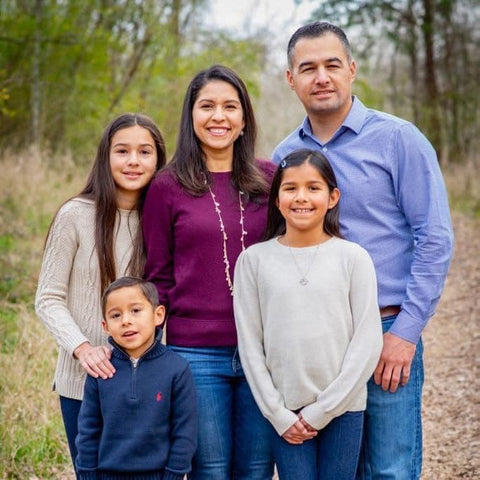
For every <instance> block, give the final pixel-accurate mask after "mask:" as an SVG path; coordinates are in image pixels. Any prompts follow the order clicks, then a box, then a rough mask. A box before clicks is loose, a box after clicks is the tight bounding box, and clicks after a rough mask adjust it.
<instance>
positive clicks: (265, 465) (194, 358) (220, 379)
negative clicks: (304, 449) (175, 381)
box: [169, 345, 273, 480]
mask: <svg viewBox="0 0 480 480" xmlns="http://www.w3.org/2000/svg"><path fill="white" fill-rule="evenodd" d="M169 348H170V349H171V350H173V351H174V352H177V353H178V354H180V355H182V356H183V357H184V358H185V359H186V360H187V361H188V362H189V364H190V368H191V371H192V374H193V378H194V381H195V388H196V392H197V399H198V420H199V428H198V447H197V451H196V453H195V457H194V459H193V470H192V474H191V477H190V478H191V479H192V480H230V479H234V480H240V479H242V480H271V478H272V475H273V459H272V452H271V444H270V428H271V427H270V424H269V423H268V421H267V420H266V419H265V418H264V417H263V415H262V414H261V412H260V410H259V409H258V407H257V405H256V403H255V400H254V399H253V396H252V393H251V391H250V388H249V386H248V384H247V381H246V379H245V375H244V373H243V370H242V366H241V364H240V357H239V355H238V350H237V349H236V348H235V347H209V348H190V347H177V346H172V345H170V346H169Z"/></svg>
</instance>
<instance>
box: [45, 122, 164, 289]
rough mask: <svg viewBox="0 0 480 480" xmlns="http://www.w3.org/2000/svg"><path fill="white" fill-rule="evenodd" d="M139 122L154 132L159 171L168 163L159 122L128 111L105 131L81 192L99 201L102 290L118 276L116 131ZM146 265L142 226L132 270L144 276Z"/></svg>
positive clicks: (97, 240) (97, 234)
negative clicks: (113, 163) (114, 172)
mask: <svg viewBox="0 0 480 480" xmlns="http://www.w3.org/2000/svg"><path fill="white" fill-rule="evenodd" d="M135 125H138V126H140V127H143V128H145V129H147V130H148V131H149V132H150V134H151V135H152V138H153V141H154V143H155V150H156V153H157V165H156V171H158V170H159V169H160V168H161V167H163V166H164V165H165V163H166V151H165V142H164V141H163V137H162V134H161V133H160V130H159V129H158V127H157V125H156V124H155V122H154V121H153V120H152V119H150V118H149V117H147V116H146V115H141V114H134V113H125V114H123V115H120V116H119V117H117V118H116V119H115V120H113V121H112V122H111V123H110V125H108V127H107V128H106V129H105V131H104V132H103V135H102V138H101V140H100V143H99V145H98V149H97V154H96V156H95V161H94V164H93V166H92V169H91V170H90V174H89V176H88V179H87V184H86V185H85V187H84V188H83V190H82V191H81V192H80V193H79V194H78V196H79V197H83V198H88V199H90V200H93V201H94V203H95V248H96V250H97V256H98V264H99V267H100V285H101V292H102V293H103V291H104V290H105V288H106V287H107V285H108V284H109V283H110V282H112V281H114V280H115V278H116V265H115V248H114V237H115V220H116V217H117V211H118V205H117V197H116V189H115V181H114V180H113V175H112V170H111V167H110V147H111V143H112V138H113V136H114V135H115V133H117V132H118V131H119V130H122V129H124V128H129V127H133V126H135ZM147 188H148V185H146V186H145V187H144V188H143V189H142V191H141V193H140V196H139V198H138V201H137V205H136V206H135V208H134V210H135V209H136V210H137V212H138V217H139V221H140V222H141V219H142V213H143V205H144V203H145V195H146V191H147ZM52 223H53V222H52ZM49 233H50V231H49ZM47 238H48V234H47ZM144 265H145V252H144V246H143V237H142V229H141V228H140V227H139V228H138V229H137V233H136V235H135V239H134V243H133V252H132V258H131V259H130V262H129V265H128V270H129V272H130V274H131V275H134V276H142V275H143V268H144Z"/></svg>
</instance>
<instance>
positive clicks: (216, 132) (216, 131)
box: [210, 128, 227, 135]
mask: <svg viewBox="0 0 480 480" xmlns="http://www.w3.org/2000/svg"><path fill="white" fill-rule="evenodd" d="M226 131H227V129H226V128H211V129H210V133H213V134H214V135H223V134H224V133H226Z"/></svg>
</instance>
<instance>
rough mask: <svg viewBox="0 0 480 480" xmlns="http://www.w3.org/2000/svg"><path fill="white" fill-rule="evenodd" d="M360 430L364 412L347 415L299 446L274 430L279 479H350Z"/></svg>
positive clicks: (357, 449)
mask: <svg viewBox="0 0 480 480" xmlns="http://www.w3.org/2000/svg"><path fill="white" fill-rule="evenodd" d="M272 430H273V428H272ZM362 430H363V412H346V413H344V414H343V415H340V416H339V417H337V418H334V419H333V420H332V421H331V422H330V423H329V424H328V425H327V426H326V427H325V428H323V429H322V430H319V432H318V434H317V436H316V437H315V438H313V439H312V440H307V441H306V442H304V443H302V444H300V445H292V444H290V443H288V442H287V441H286V440H284V439H283V438H282V437H280V436H279V435H278V434H277V433H276V432H275V431H273V443H272V444H273V455H274V458H275V463H276V465H277V470H278V475H279V477H280V480H353V479H354V478H355V472H356V470H357V463H358V456H359V454H360V446H361V444H362Z"/></svg>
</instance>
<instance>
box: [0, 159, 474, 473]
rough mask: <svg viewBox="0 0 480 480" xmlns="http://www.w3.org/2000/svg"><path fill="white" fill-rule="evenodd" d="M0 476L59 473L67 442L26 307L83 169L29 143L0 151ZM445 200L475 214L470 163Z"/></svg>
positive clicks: (65, 468)
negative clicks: (16, 151)
mask: <svg viewBox="0 0 480 480" xmlns="http://www.w3.org/2000/svg"><path fill="white" fill-rule="evenodd" d="M0 169H1V171H2V176H0V338H1V344H0V369H1V371H2V382H0V479H19V480H20V479H21V480H24V479H30V480H35V479H42V480H46V479H66V478H73V477H72V474H71V470H72V469H71V465H70V458H69V454H68V447H67V443H66V439H65V435H64V431H63V424H62V421H61V416H60V413H59V405H58V397H57V395H56V394H55V393H53V392H51V382H52V377H53V373H54V370H55V363H56V346H55V342H54V341H53V339H52V337H51V336H50V334H49V333H48V332H47V330H46V328H45V327H44V326H43V324H42V323H41V322H40V321H39V320H38V319H37V317H36V315H35V312H34V310H33V300H34V295H35V289H36V282H37V276H38V272H39V268H40V263H41V258H42V249H43V243H44V238H45V234H46V232H47V230H48V226H49V224H50V221H51V219H52V216H53V215H54V213H55V211H56V210H57V208H58V206H59V205H60V204H61V203H62V202H63V201H64V200H66V199H67V198H69V197H70V196H72V195H74V194H75V193H76V192H78V191H79V190H80V188H81V187H82V186H83V183H84V181H85V175H86V171H85V170H84V169H79V168H77V167H76V166H75V165H74V163H73V162H72V160H71V159H69V158H68V157H56V158H50V157H49V156H48V155H47V154H43V155H40V154H39V153H38V152H35V151H27V152H24V153H23V154H21V155H13V154H10V155H8V154H6V155H4V156H3V157H2V158H0ZM445 177H446V183H447V187H448V190H449V193H450V201H451V205H452V208H453V209H455V210H457V211H462V212H465V213H467V214H469V215H473V216H476V217H477V218H480V192H479V185H478V182H479V178H478V177H479V176H478V175H477V174H476V172H475V168H474V166H473V165H463V166H452V167H451V168H448V169H446V170H445Z"/></svg>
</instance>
